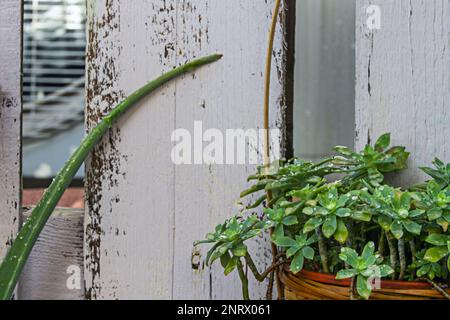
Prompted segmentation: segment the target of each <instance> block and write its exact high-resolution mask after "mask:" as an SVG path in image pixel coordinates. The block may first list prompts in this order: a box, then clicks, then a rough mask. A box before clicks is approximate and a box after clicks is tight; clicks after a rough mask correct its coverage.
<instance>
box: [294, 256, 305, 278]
mask: <svg viewBox="0 0 450 320" xmlns="http://www.w3.org/2000/svg"><path fill="white" fill-rule="evenodd" d="M304 261H305V259H304V258H303V255H302V254H301V253H297V254H296V255H295V256H294V258H293V259H292V262H291V266H290V270H291V272H292V273H293V274H297V273H299V272H300V271H302V269H303V263H304Z"/></svg>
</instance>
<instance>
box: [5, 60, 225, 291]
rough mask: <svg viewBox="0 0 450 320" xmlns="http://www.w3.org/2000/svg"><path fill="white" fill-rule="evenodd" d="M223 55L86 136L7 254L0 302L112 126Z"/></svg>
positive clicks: (155, 84) (192, 65) (140, 94)
mask: <svg viewBox="0 0 450 320" xmlns="http://www.w3.org/2000/svg"><path fill="white" fill-rule="evenodd" d="M221 57H222V55H219V54H215V55H211V56H207V57H204V58H201V59H198V60H194V61H192V62H189V63H187V64H185V65H183V66H180V67H178V68H175V69H173V70H171V71H169V72H167V73H165V74H163V75H162V76H160V77H158V78H157V79H155V80H153V81H151V82H149V83H148V84H146V85H145V86H143V87H142V88H140V89H139V90H137V91H135V92H134V93H133V94H131V95H130V96H129V97H128V98H127V99H125V100H124V101H123V102H121V103H120V104H119V105H117V106H116V107H115V108H114V109H113V110H112V111H111V112H110V113H109V114H108V115H106V116H105V117H104V119H103V120H102V121H101V122H100V123H99V124H98V125H97V126H96V127H95V128H94V129H92V131H91V132H90V133H89V134H88V135H87V136H86V138H85V139H84V140H83V141H82V142H81V144H80V146H79V147H78V149H77V150H76V151H75V152H74V153H73V154H72V156H71V157H70V158H69V160H68V161H67V162H66V164H65V165H64V167H63V168H62V169H61V171H60V172H59V173H58V175H57V176H56V177H55V179H54V180H53V182H52V184H51V185H50V187H49V188H48V189H47V190H46V191H45V193H44V195H43V197H42V199H41V200H40V201H39V203H38V204H37V206H36V207H35V209H34V210H33V212H32V214H31V216H30V218H28V220H27V221H26V223H25V224H24V226H23V227H22V229H21V230H20V232H19V234H18V235H17V237H16V239H15V241H14V243H13V245H12V246H11V248H10V250H9V252H8V253H7V255H6V257H5V259H4V261H3V263H2V265H1V266H0V299H3V300H4V299H9V298H10V297H11V295H12V293H13V291H14V288H15V286H16V284H17V280H18V279H19V276H20V273H21V272H22V269H23V267H24V265H25V263H26V261H27V259H28V256H29V255H30V252H31V250H32V248H33V246H34V243H35V242H36V240H37V238H38V236H39V234H40V233H41V231H42V229H43V228H44V226H45V224H46V222H47V220H48V218H49V217H50V215H51V214H52V212H53V210H54V209H55V207H56V205H57V203H58V202H59V200H60V199H61V197H62V195H63V193H64V191H65V190H66V189H67V187H68V186H69V184H70V182H71V181H72V179H73V177H74V175H75V173H76V172H77V171H78V169H79V168H80V166H81V165H82V163H83V162H84V160H85V159H86V157H87V156H88V154H89V153H90V152H91V150H92V149H93V148H94V146H95V145H96V144H97V143H98V142H99V141H100V139H101V138H102V137H103V135H104V134H105V132H106V131H108V129H109V128H111V126H112V125H113V123H114V122H115V121H116V120H117V119H118V118H119V117H120V116H121V115H122V114H123V113H125V112H126V111H127V110H129V109H130V108H131V107H132V106H134V105H136V103H137V102H139V101H140V100H142V98H144V97H145V96H146V95H148V94H149V93H151V92H153V91H154V90H155V89H157V88H159V87H161V86H162V85H164V84H166V83H167V82H168V81H170V80H172V79H174V78H177V77H179V76H181V75H183V74H185V73H187V72H191V71H193V70H195V69H196V68H198V67H200V66H203V65H206V64H209V63H212V62H214V61H217V60H219V59H220V58H221Z"/></svg>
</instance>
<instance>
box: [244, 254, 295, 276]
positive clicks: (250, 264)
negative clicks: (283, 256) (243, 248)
mask: <svg viewBox="0 0 450 320" xmlns="http://www.w3.org/2000/svg"><path fill="white" fill-rule="evenodd" d="M275 259H276V260H278V259H277V258H275ZM245 262H247V265H248V268H249V269H250V271H251V272H252V273H253V275H254V277H255V279H256V280H258V281H259V282H263V281H264V280H265V279H266V278H267V277H268V276H269V275H270V274H271V273H272V272H273V271H276V269H277V268H278V267H279V266H282V265H283V264H285V263H286V261H284V260H282V261H278V262H275V263H274V264H272V265H271V266H270V267H269V268H267V270H266V271H264V272H263V273H259V271H258V268H257V267H256V265H255V262H254V261H253V259H252V257H251V256H250V255H249V254H248V253H247V255H246V256H245Z"/></svg>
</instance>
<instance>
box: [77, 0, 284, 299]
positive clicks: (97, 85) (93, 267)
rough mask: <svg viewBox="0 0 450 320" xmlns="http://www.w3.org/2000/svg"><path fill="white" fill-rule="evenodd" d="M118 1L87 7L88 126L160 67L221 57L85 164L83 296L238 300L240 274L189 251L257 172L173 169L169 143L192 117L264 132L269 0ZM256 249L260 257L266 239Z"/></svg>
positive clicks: (137, 116) (161, 97) (130, 118)
mask: <svg viewBox="0 0 450 320" xmlns="http://www.w3.org/2000/svg"><path fill="white" fill-rule="evenodd" d="M124 3H125V1H115V2H114V3H113V2H110V1H93V0H89V1H88V20H89V22H88V29H89V31H88V33H89V44H88V70H87V74H88V80H87V85H88V91H87V124H88V127H92V125H93V124H94V123H96V122H97V121H98V119H99V118H100V116H101V115H102V114H103V113H104V112H105V111H106V110H108V109H109V108H111V107H112V106H113V105H114V103H115V102H117V101H118V98H116V97H123V96H125V95H127V94H129V93H130V92H131V90H132V89H134V88H136V87H137V86H139V85H141V84H143V83H144V82H146V81H147V80H149V79H152V78H154V77H155V76H156V75H158V74H160V73H161V72H162V71H164V70H168V69H170V68H172V67H174V66H176V65H180V64H182V63H184V62H186V61H187V60H189V59H191V58H194V57H199V56H201V55H205V54H209V53H213V52H222V53H224V54H225V56H224V59H223V60H221V61H220V62H219V63H216V64H213V65H211V66H208V67H206V68H203V69H202V70H200V71H198V72H196V73H195V75H189V76H186V77H184V79H180V80H179V81H177V82H176V83H172V84H170V85H168V86H167V87H166V88H164V89H163V90H161V91H159V92H158V93H157V94H155V95H154V96H153V97H151V98H150V99H148V100H146V102H143V105H142V106H140V107H139V108H137V109H135V111H134V112H131V113H130V114H129V115H127V117H126V119H124V121H122V122H120V123H119V124H118V126H116V128H115V129H114V130H113V132H112V135H110V137H109V138H107V139H105V140H104V143H103V144H102V145H101V146H100V147H99V148H97V149H96V151H95V152H94V155H93V156H92V157H91V158H90V160H89V161H88V163H87V168H88V171H87V188H86V191H87V204H88V206H87V215H88V216H89V217H88V220H87V223H86V236H87V239H86V289H87V292H88V297H89V298H93V299H109V298H140V299H143V298H153V299H159V298H166V299H170V298H175V299H179V298H190V299H200V298H203V299H208V298H211V299H219V298H229V299H240V298H241V288H240V283H239V281H238V280H237V278H236V277H234V278H233V277H231V278H227V279H225V278H224V276H223V274H222V271H221V270H220V269H219V268H217V267H214V268H212V269H210V270H209V269H207V268H204V267H203V259H204V254H205V251H206V248H200V251H199V252H197V253H196V254H195V256H194V257H193V253H194V252H193V248H192V243H193V241H194V240H196V239H199V238H202V237H203V236H204V235H205V233H206V232H207V231H209V230H211V229H212V228H213V227H214V226H215V225H216V224H218V223H220V222H221V221H222V220H223V219H224V218H225V217H229V216H231V215H233V214H236V213H237V210H236V209H235V207H234V205H233V204H234V203H235V201H236V199H237V197H238V195H239V192H240V191H241V190H242V189H244V188H245V184H246V182H245V181H246V177H247V175H248V174H249V173H251V172H253V170H254V166H244V165H241V166H239V165H228V166H224V165H212V166H209V165H184V166H175V165H174V164H173V163H172V161H171V150H172V147H173V144H172V142H171V141H170V138H171V133H172V131H173V130H174V129H175V128H184V129H187V130H189V131H190V132H192V130H193V125H194V121H195V120H201V121H202V122H203V127H204V130H206V129H209V128H217V129H219V130H225V129H228V128H229V129H237V128H245V129H248V128H260V127H261V126H262V92H263V70H264V56H265V53H264V52H265V48H266V41H267V33H268V27H269V22H270V16H271V11H272V7H273V1H267V2H261V1H260V0H251V1H248V0H245V1H242V0H232V1H213V2H211V1H205V0H202V1H164V2H161V1H143V0H140V1H133V2H128V1H127V2H126V5H123V4H124ZM282 18H283V21H286V20H287V18H286V11H285V10H283V11H282ZM285 31H286V30H285V28H283V27H279V30H277V40H276V48H275V50H274V57H275V64H274V77H273V87H272V88H273V89H272V90H273V91H272V106H273V107H272V115H271V119H272V126H273V127H275V126H280V127H281V126H282V125H283V121H284V120H283V117H284V115H285V109H286V103H287V101H286V97H285V95H283V93H284V92H285V91H287V87H288V81H287V80H286V70H285V68H284V66H285V64H286V60H287V57H286V55H287V54H286V50H287V48H288V45H287V44H286V43H285V42H284V39H285V36H284V33H285ZM113 93H114V97H111V95H112V94H113ZM223 133H225V132H223ZM256 249H257V250H259V253H258V256H260V257H262V256H267V254H268V253H267V249H266V246H265V245H264V244H263V243H262V240H261V243H260V244H257V245H256ZM192 258H193V261H194V263H193V261H192ZM264 260H265V261H266V262H268V261H269V260H268V259H264ZM196 261H200V263H199V264H198V265H199V266H194V268H193V264H194V265H196V264H197V263H196ZM260 261H262V259H260ZM251 291H252V294H253V297H254V298H258V297H262V296H263V293H264V291H265V288H263V287H262V286H259V285H256V284H254V283H252V286H251Z"/></svg>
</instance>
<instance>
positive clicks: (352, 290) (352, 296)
mask: <svg viewBox="0 0 450 320" xmlns="http://www.w3.org/2000/svg"><path fill="white" fill-rule="evenodd" d="M355 287H356V281H355V277H352V281H351V283H350V300H356V298H355Z"/></svg>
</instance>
